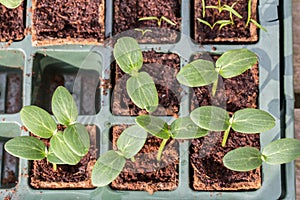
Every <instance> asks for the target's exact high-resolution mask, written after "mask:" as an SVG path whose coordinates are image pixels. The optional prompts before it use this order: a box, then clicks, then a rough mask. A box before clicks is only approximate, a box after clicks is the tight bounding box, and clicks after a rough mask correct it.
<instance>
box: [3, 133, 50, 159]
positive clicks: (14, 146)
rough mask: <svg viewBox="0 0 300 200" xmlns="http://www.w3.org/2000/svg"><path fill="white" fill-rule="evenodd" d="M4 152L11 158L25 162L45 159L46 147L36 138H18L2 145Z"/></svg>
mask: <svg viewBox="0 0 300 200" xmlns="http://www.w3.org/2000/svg"><path fill="white" fill-rule="evenodd" d="M4 148H5V150H6V151H7V152H8V153H10V154H11V155H13V156H16V157H19V158H24V159H26V160H42V159H43V158H45V157H46V151H45V149H46V145H45V144H44V143H43V142H42V141H41V140H39V139H38V138H35V137H31V136H18V137H15V138H13V139H11V140H9V141H7V142H6V143H5V145H4Z"/></svg>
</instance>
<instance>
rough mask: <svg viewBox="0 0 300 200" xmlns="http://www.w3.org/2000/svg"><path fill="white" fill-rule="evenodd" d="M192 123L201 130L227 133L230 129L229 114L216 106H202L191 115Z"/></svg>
mask: <svg viewBox="0 0 300 200" xmlns="http://www.w3.org/2000/svg"><path fill="white" fill-rule="evenodd" d="M190 117H191V119H192V121H193V122H194V123H195V124H196V125H198V126H199V127H200V128H203V129H206V130H210V131H225V130H226V129H227V128H228V127H229V119H230V117H229V114H228V112H227V111H226V110H224V109H223V108H220V107H216V106H201V107H199V108H197V109H195V110H193V111H192V112H191V114H190Z"/></svg>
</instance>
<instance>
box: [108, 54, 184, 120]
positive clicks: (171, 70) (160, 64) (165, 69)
mask: <svg viewBox="0 0 300 200" xmlns="http://www.w3.org/2000/svg"><path fill="white" fill-rule="evenodd" d="M143 57H144V65H143V67H142V69H141V71H146V72H148V73H149V74H150V76H151V77H152V78H153V80H154V83H155V86H156V88H157V91H158V97H159V106H158V109H157V110H156V111H155V112H154V113H153V114H154V115H176V114H177V113H178V112H179V103H180V93H181V87H180V84H179V83H178V81H177V80H176V78H175V77H176V74H177V73H178V72H179V70H180V58H179V56H178V55H176V54H164V53H157V52H155V51H149V52H143ZM112 72H115V74H113V75H112V76H114V77H113V78H112V80H115V81H114V83H113V89H114V91H113V98H112V113H113V114H114V115H130V116H135V115H139V114H142V113H146V111H145V110H141V109H140V108H138V107H137V106H136V105H135V104H134V103H133V102H132V101H131V100H130V98H129V96H128V94H127V91H126V81H127V80H128V78H129V75H126V74H124V72H123V71H122V70H121V69H120V68H119V67H118V66H116V64H113V65H112Z"/></svg>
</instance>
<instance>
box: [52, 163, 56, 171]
mask: <svg viewBox="0 0 300 200" xmlns="http://www.w3.org/2000/svg"><path fill="white" fill-rule="evenodd" d="M52 165H53V171H57V165H56V164H55V163H52Z"/></svg>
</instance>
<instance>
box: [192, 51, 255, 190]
mask: <svg viewBox="0 0 300 200" xmlns="http://www.w3.org/2000/svg"><path fill="white" fill-rule="evenodd" d="M199 57H201V56H199V55H198V56H196V57H195V58H199ZM213 58H214V59H217V57H216V56H215V57H213ZM210 87H211V86H205V87H198V88H193V90H194V94H193V97H192V108H191V109H192V110H193V109H195V108H197V107H199V106H206V105H215V106H219V107H223V108H225V109H226V110H227V111H229V112H235V111H237V110H240V109H243V108H256V107H257V106H258V104H257V97H258V69H257V65H255V66H254V67H253V68H252V69H250V70H248V71H246V72H244V73H243V74H242V75H240V76H237V77H234V78H230V79H226V80H225V79H221V78H220V81H219V90H218V91H217V93H216V95H215V96H214V97H212V95H211V92H210V91H211V90H210ZM222 138H223V132H211V133H210V134H209V135H208V136H205V137H203V138H200V139H195V140H193V141H192V142H191V147H190V162H191V167H192V173H191V175H192V177H193V183H192V188H193V189H195V190H249V189H257V188H259V187H260V186H261V169H260V168H258V169H255V170H252V171H250V172H235V171H231V170H228V169H227V168H226V167H225V166H224V165H223V162H222V158H223V157H224V155H225V154H226V153H227V152H229V151H231V150H233V149H235V148H238V147H243V146H252V147H257V148H260V137H259V134H242V133H238V132H235V131H233V130H231V132H230V134H229V138H228V141H227V144H226V146H225V147H222V146H221V142H222Z"/></svg>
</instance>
